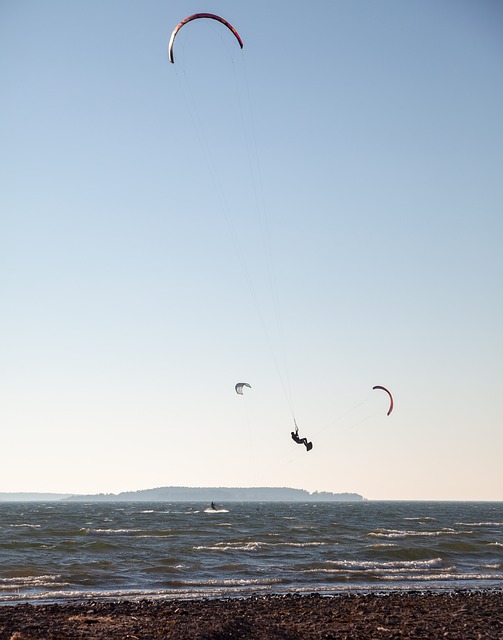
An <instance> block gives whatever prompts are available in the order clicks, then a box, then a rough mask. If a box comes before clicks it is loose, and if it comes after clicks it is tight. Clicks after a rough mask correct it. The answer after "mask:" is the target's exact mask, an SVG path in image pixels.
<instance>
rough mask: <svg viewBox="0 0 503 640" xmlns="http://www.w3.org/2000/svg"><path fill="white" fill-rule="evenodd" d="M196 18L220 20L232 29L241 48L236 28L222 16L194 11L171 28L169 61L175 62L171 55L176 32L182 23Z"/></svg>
mask: <svg viewBox="0 0 503 640" xmlns="http://www.w3.org/2000/svg"><path fill="white" fill-rule="evenodd" d="M198 18H211V20H217V22H221V23H222V24H223V25H224V26H226V27H227V28H228V29H229V30H230V31H232V33H233V34H234V35H235V36H236V40H237V41H238V42H239V46H240V47H241V49H242V48H243V41H242V40H241V36H240V35H239V33H238V32H237V31H236V29H234V27H233V26H232V25H231V24H230V23H229V22H227V20H224V19H223V18H221V17H220V16H217V15H215V14H214V13H194V14H193V15H191V16H188V17H187V18H184V19H183V20H182V21H181V22H180V23H179V24H177V25H176V27H175V28H174V29H173V33H172V34H171V38H170V39H169V46H168V55H169V61H170V62H175V58H174V55H173V44H174V42H175V38H176V35H177V33H178V32H179V31H180V29H181V28H182V27H183V26H184V25H186V24H187V22H191V21H192V20H197V19H198Z"/></svg>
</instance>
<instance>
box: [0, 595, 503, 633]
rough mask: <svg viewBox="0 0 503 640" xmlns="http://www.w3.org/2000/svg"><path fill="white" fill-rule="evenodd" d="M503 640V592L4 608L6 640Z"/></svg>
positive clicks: (1, 621)
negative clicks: (407, 639) (433, 639)
mask: <svg viewBox="0 0 503 640" xmlns="http://www.w3.org/2000/svg"><path fill="white" fill-rule="evenodd" d="M91 638H92V639H96V640H101V639H103V640H105V639H106V640H115V639H117V640H119V639H120V640H126V639H127V638H130V639H132V640H134V639H137V640H140V639H141V640H157V639H161V638H162V639H172V640H182V639H184V640H187V639H200V640H203V639H204V640H226V639H229V640H230V639H237V638H247V639H253V640H280V639H281V640H297V639H298V640H300V639H303V640H308V639H310V638H313V639H314V638H324V639H327V640H328V639H333V640H335V639H337V640H357V639H358V640H367V639H368V640H371V639H372V640H379V639H381V638H382V639H384V638H386V639H387V640H389V639H392V638H416V639H418V640H425V639H428V638H435V639H438V638H448V639H450V640H470V639H477V640H478V639H487V640H501V639H502V638H503V591H501V590H492V591H485V592H484V591H475V592H474V591H457V592H419V591H417V592H391V593H387V594H378V593H366V594H343V595H336V596H321V595H317V594H312V595H281V596H279V595H278V596H274V595H268V596H250V597H246V598H227V599H207V600H139V601H128V600H124V601H113V602H106V601H92V600H89V601H81V602H78V603H74V602H72V603H65V604H43V605H36V604H35V605H33V604H18V605H14V606H12V605H8V606H2V607H0V640H41V639H50V640H84V639H86V640H87V639H91Z"/></svg>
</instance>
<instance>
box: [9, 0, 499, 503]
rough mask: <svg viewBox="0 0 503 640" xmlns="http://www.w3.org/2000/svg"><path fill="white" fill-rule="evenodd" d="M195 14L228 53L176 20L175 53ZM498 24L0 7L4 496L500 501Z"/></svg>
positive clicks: (471, 10)
mask: <svg viewBox="0 0 503 640" xmlns="http://www.w3.org/2000/svg"><path fill="white" fill-rule="evenodd" d="M196 12H207V13H215V14H218V15H220V16H223V17H224V18H225V19H226V20H228V21H229V22H230V23H231V24H232V25H233V26H234V27H235V28H236V29H237V31H238V32H239V34H240V35H241V38H242V40H243V42H244V47H243V49H242V50H241V49H240V48H239V45H238V43H237V40H236V39H235V38H234V36H233V35H232V33H231V32H230V31H229V30H227V29H226V28H225V27H224V26H223V25H221V24H219V23H217V22H216V21H213V20H202V19H201V20H196V21H193V22H191V23H190V24H187V25H185V26H184V27H183V29H181V31H180V32H179V34H178V36H177V38H176V41H175V45H174V55H175V63H174V64H171V63H170V62H169V60H168V56H167V48H168V42H169V38H170V34H171V32H172V30H173V28H174V27H175V26H176V24H177V23H178V22H179V21H180V20H182V19H183V18H184V17H186V16H188V15H190V14H193V13H196ZM502 35H503V5H502V4H501V3H500V2H499V1H496V0H495V1H491V0H477V1H474V0H472V1H467V0H440V1H439V0H421V1H419V0H409V1H408V2H401V1H400V0H379V1H376V0H313V1H312V2H309V3H305V2H300V1H299V0H288V1H287V0H276V1H275V2H274V3H271V2H266V1H265V0H253V2H251V1H250V0H242V1H241V2H239V3H238V2H235V1H231V0H220V1H218V2H216V1H215V0H212V1H210V2H209V3H207V4H200V3H195V2H193V1H182V0H170V1H169V2H161V1H160V0H159V1H158V0H148V1H146V2H134V1H132V0H107V2H103V1H102V0H91V1H89V0H86V2H83V1H81V0H73V1H72V2H66V0H45V1H44V2H39V1H38V0H1V1H0V83H1V84H0V86H1V92H2V99H1V100H0V136H1V138H0V140H1V141H0V430H1V435H2V439H1V454H2V464H1V465H0V492H1V491H8V492H15V491H44V492H46V491H49V492H50V491H54V492H63V493H67V492H68V493H98V492H104V493H117V492H120V491H128V490H137V489H144V488H153V487H159V486H196V487H197V486H201V487H203V486H210V487H211V486H236V487H245V486H284V487H296V488H301V489H307V490H308V491H333V492H357V493H360V494H361V495H363V496H364V497H366V498H368V499H375V500H386V499H399V500H503V465H502V464H501V459H502V453H503V392H502V388H503V374H502V368H503V366H502V362H503V338H502V335H503V334H502V327H503V251H502V248H503V171H502V169H503V118H502V115H501V114H503V73H502V71H503V37H502ZM237 382H248V383H249V384H250V385H251V389H248V388H245V393H244V395H243V396H239V395H237V394H236V393H235V391H234V385H235V384H236V383H237ZM375 385H384V386H385V387H387V388H388V389H390V390H391V391H392V393H393V396H394V401H395V407H394V410H393V412H392V413H391V414H390V415H389V416H387V415H386V413H387V411H388V399H387V396H386V394H385V393H384V392H382V391H379V390H372V387H373V386H375ZM294 419H295V421H296V423H297V425H298V427H299V433H300V435H301V436H302V437H303V436H305V437H307V438H308V439H309V440H311V441H312V442H313V449H312V451H310V452H307V451H306V450H305V448H304V447H303V446H299V445H296V444H295V443H294V442H293V441H292V440H291V438H290V432H291V431H292V429H293V424H294V423H293V421H294Z"/></svg>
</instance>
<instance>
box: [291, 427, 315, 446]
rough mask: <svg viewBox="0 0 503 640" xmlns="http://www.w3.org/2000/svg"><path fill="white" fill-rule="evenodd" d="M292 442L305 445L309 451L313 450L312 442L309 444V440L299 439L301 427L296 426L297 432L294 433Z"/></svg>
mask: <svg viewBox="0 0 503 640" xmlns="http://www.w3.org/2000/svg"><path fill="white" fill-rule="evenodd" d="M291 435H292V440H293V441H294V442H296V443H297V444H303V445H305V447H306V449H307V451H311V449H312V448H313V443H312V442H308V441H307V438H300V437H299V427H298V426H297V425H295V431H292V434H291Z"/></svg>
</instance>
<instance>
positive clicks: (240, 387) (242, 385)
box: [234, 382, 251, 396]
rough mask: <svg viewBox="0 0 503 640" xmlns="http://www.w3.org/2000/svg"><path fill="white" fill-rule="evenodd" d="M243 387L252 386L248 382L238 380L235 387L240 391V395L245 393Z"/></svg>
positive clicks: (249, 387) (237, 391)
mask: <svg viewBox="0 0 503 640" xmlns="http://www.w3.org/2000/svg"><path fill="white" fill-rule="evenodd" d="M243 387H248V389H251V386H250V385H249V384H248V383H247V382H238V383H237V385H236V386H235V387H234V388H235V389H236V393H239V395H240V396H242V395H243Z"/></svg>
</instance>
